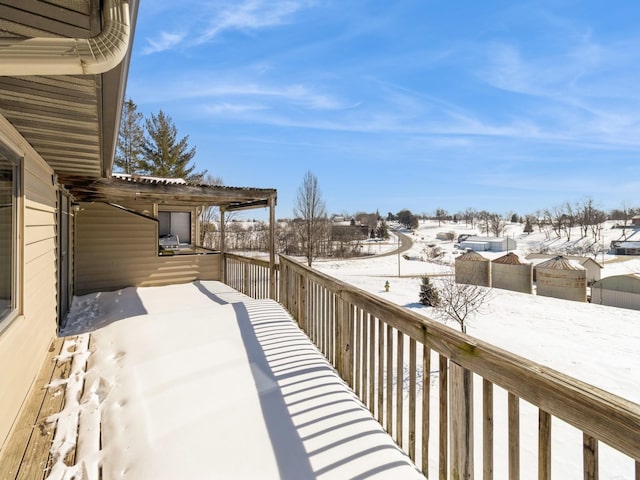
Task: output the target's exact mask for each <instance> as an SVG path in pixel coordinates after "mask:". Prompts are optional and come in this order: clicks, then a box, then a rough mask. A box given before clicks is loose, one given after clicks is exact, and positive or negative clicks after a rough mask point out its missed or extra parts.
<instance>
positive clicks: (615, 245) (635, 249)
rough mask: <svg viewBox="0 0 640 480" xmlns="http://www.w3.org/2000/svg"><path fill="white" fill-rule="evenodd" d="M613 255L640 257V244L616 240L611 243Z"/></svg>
mask: <svg viewBox="0 0 640 480" xmlns="http://www.w3.org/2000/svg"><path fill="white" fill-rule="evenodd" d="M611 253H613V254H614V255H640V242H629V241H625V240H615V241H613V242H611Z"/></svg>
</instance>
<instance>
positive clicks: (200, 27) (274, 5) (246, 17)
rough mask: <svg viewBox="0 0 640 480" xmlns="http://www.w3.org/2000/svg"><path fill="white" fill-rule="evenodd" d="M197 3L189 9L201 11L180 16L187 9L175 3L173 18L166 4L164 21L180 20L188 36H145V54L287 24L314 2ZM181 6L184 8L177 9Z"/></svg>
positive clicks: (249, 0) (177, 34) (171, 34)
mask: <svg viewBox="0 0 640 480" xmlns="http://www.w3.org/2000/svg"><path fill="white" fill-rule="evenodd" d="M195 3H197V4H198V5H197V8H196V7H195V6H193V5H190V6H189V8H191V10H192V11H193V10H196V11H198V13H199V14H198V15H194V14H193V13H190V15H189V16H184V15H181V14H180V13H179V12H183V11H184V5H183V4H182V2H177V3H175V5H174V8H175V9H176V10H175V12H174V13H175V15H174V16H173V17H172V11H171V10H168V7H167V6H165V8H163V9H160V10H159V12H160V13H162V15H163V17H162V18H163V20H162V21H165V22H167V24H168V25H171V24H172V23H174V22H178V21H179V22H180V24H181V29H180V30H183V31H185V32H186V31H188V32H189V35H186V34H184V33H170V32H167V31H163V32H160V34H159V35H158V36H155V37H147V38H146V42H147V45H146V46H145V47H144V48H143V49H142V53H143V54H145V55H148V54H152V53H158V52H162V51H165V50H169V49H174V48H177V47H184V46H188V47H189V46H191V47H193V46H197V45H201V44H203V43H207V42H209V41H211V40H213V39H215V38H216V37H219V36H220V35H222V34H224V33H225V32H230V31H242V32H249V31H253V30H260V29H264V28H270V27H275V26H278V25H284V24H287V23H289V22H291V21H293V16H294V14H296V13H297V12H299V11H301V10H303V9H305V8H308V7H310V6H312V5H313V2H312V1H311V0H243V1H239V2H236V3H234V2H230V3H232V5H230V6H229V5H227V6H224V5H223V6H220V5H218V3H217V2H214V3H210V2H195ZM178 8H180V9H181V10H177V9H178Z"/></svg>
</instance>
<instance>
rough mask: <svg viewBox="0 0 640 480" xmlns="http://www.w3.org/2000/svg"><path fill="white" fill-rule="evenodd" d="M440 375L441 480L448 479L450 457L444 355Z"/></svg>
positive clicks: (441, 358) (446, 366) (446, 377)
mask: <svg viewBox="0 0 640 480" xmlns="http://www.w3.org/2000/svg"><path fill="white" fill-rule="evenodd" d="M439 359H440V361H439V364H440V368H439V375H440V391H439V395H440V417H439V423H440V425H439V427H440V428H439V439H438V440H439V447H440V449H439V450H440V451H439V453H438V460H439V465H438V471H439V474H440V476H439V478H440V480H447V465H448V459H449V428H448V425H449V403H448V391H449V386H448V385H447V384H448V373H449V368H448V367H449V365H448V362H449V360H448V359H447V357H445V356H444V355H442V354H440V355H439Z"/></svg>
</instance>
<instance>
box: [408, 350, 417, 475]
mask: <svg viewBox="0 0 640 480" xmlns="http://www.w3.org/2000/svg"><path fill="white" fill-rule="evenodd" d="M416 370H417V358H416V341H415V340H414V339H413V338H409V446H408V451H409V458H410V459H411V460H412V461H413V462H414V463H415V461H416Z"/></svg>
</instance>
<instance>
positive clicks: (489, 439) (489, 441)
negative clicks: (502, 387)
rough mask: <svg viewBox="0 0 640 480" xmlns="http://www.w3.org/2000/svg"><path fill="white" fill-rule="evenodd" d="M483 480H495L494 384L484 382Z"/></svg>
mask: <svg viewBox="0 0 640 480" xmlns="http://www.w3.org/2000/svg"><path fill="white" fill-rule="evenodd" d="M482 479H483V480H493V383H491V382H490V381H489V380H485V379H483V380H482Z"/></svg>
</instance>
